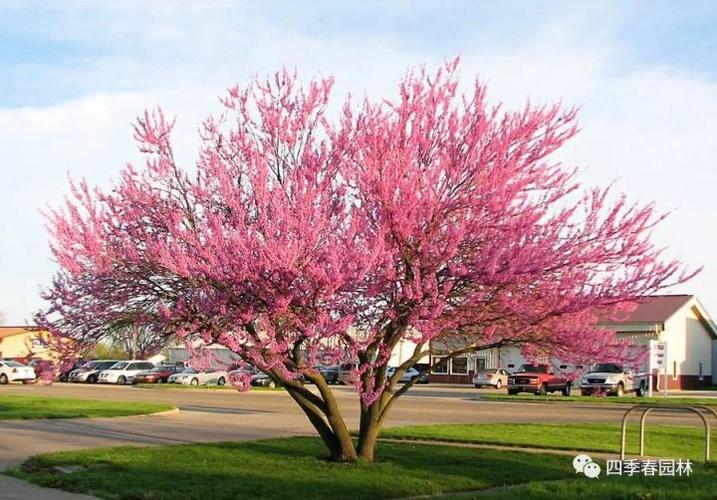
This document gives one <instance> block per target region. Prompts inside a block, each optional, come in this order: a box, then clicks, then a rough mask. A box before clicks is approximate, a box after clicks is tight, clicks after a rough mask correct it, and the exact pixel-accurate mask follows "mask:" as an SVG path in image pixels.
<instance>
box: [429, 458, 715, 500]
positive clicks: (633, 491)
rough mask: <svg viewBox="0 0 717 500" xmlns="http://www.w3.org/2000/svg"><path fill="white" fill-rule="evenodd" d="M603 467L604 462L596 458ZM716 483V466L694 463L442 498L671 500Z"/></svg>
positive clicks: (703, 493)
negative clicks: (670, 473)
mask: <svg viewBox="0 0 717 500" xmlns="http://www.w3.org/2000/svg"><path fill="white" fill-rule="evenodd" d="M598 462H599V463H600V466H601V467H603V470H604V465H605V464H604V462H602V461H598ZM715 484H717V467H716V466H715V465H714V464H711V465H708V466H704V465H697V466H694V467H693V473H692V475H691V476H689V477H675V478H667V477H642V476H635V477H615V476H609V477H603V476H601V477H600V478H598V479H586V478H584V477H578V478H575V477H574V478H572V479H567V480H557V481H530V482H528V483H524V484H520V485H515V486H511V487H507V488H501V489H500V490H497V491H494V492H486V493H484V494H482V495H461V496H458V495H453V496H451V495H448V496H445V497H441V498H442V499H443V500H447V499H454V500H458V499H459V498H460V499H461V500H467V499H470V498H481V499H484V498H488V499H491V500H514V499H516V498H530V499H534V500H556V499H575V498H580V499H581V500H591V499H596V500H597V499H600V500H602V499H615V500H617V499H620V500H627V499H645V500H647V499H649V500H674V499H677V498H689V499H695V500H696V499H714V498H715Z"/></svg>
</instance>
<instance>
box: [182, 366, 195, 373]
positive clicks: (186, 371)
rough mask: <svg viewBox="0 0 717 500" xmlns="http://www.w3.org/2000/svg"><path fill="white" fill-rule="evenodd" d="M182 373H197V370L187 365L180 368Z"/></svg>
mask: <svg viewBox="0 0 717 500" xmlns="http://www.w3.org/2000/svg"><path fill="white" fill-rule="evenodd" d="M182 373H197V370H195V369H194V368H192V367H191V366H190V367H187V368H185V369H184V370H182Z"/></svg>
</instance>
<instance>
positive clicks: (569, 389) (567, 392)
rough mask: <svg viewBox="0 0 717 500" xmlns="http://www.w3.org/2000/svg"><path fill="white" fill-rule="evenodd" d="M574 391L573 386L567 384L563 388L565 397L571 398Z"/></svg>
mask: <svg viewBox="0 0 717 500" xmlns="http://www.w3.org/2000/svg"><path fill="white" fill-rule="evenodd" d="M572 390H573V386H572V385H571V384H569V383H568V384H565V387H563V390H562V393H563V396H570V393H571V392H572Z"/></svg>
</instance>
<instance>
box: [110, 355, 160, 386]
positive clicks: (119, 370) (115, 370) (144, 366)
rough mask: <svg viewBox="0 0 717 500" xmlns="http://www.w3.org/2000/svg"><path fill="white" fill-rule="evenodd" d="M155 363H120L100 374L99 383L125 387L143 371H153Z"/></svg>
mask: <svg viewBox="0 0 717 500" xmlns="http://www.w3.org/2000/svg"><path fill="white" fill-rule="evenodd" d="M152 368H154V363H150V362H149V361H142V360H134V359H133V360H131V361H119V362H117V363H115V364H114V365H112V366H111V367H110V368H108V369H106V370H103V371H102V372H100V376H99V378H98V380H97V381H98V382H99V383H101V384H118V385H124V384H126V383H131V382H132V380H133V379H134V377H135V376H136V375H137V374H138V373H139V372H142V371H146V370H151V369H152Z"/></svg>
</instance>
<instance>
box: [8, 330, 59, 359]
mask: <svg viewBox="0 0 717 500" xmlns="http://www.w3.org/2000/svg"><path fill="white" fill-rule="evenodd" d="M41 335H42V332H41V331H39V330H38V329H37V328H34V327H31V326H0V358H18V359H20V358H22V359H24V358H26V357H28V356H29V355H30V354H33V357H35V358H40V359H51V358H52V356H51V353H50V352H49V351H48V350H47V349H46V347H45V346H44V345H43V343H42V340H41Z"/></svg>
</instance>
